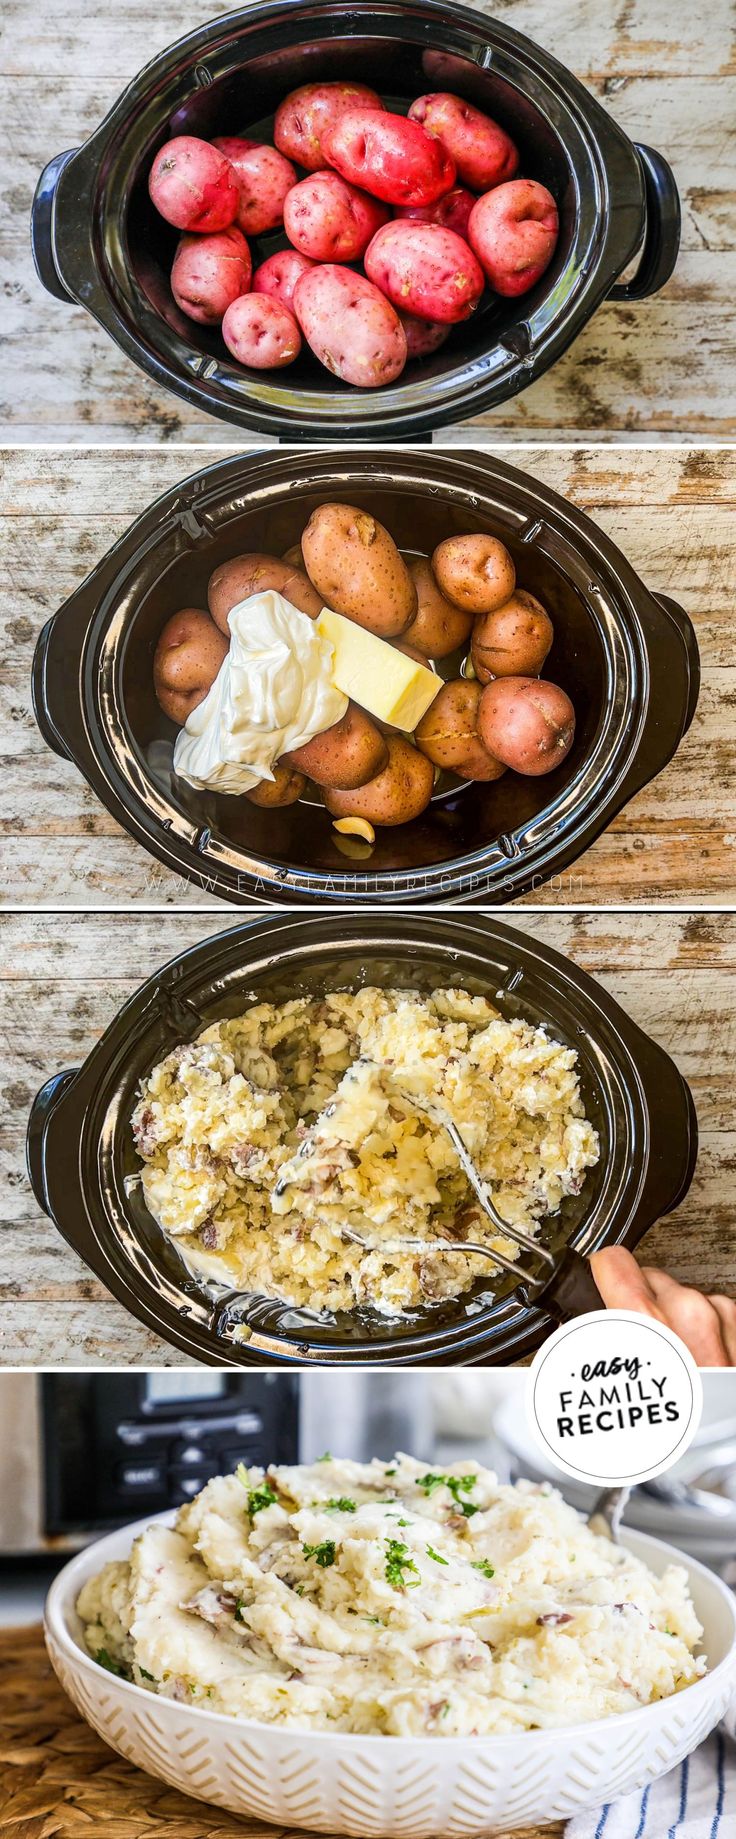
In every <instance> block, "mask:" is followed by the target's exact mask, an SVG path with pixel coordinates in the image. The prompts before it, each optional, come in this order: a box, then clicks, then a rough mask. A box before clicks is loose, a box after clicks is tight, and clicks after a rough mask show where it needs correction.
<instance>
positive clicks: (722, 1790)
mask: <svg viewBox="0 0 736 1839" xmlns="http://www.w3.org/2000/svg"><path fill="white" fill-rule="evenodd" d="M735 1721H736V1707H732V1709H731V1713H730V1716H729V1718H728V1719H727V1725H728V1727H729V1728H730V1731H731V1735H733V1734H734V1723H735ZM565 1839H736V1746H735V1745H734V1744H733V1743H732V1742H731V1738H730V1737H729V1735H728V1733H727V1729H726V1726H725V1725H721V1727H720V1729H719V1730H717V1731H714V1733H713V1735H712V1737H708V1738H707V1739H706V1741H705V1743H701V1744H700V1746H699V1748H698V1749H697V1750H694V1751H693V1754H692V1756H687V1757H686V1758H685V1761H684V1762H682V1763H680V1767H679V1769H671V1770H670V1773H669V1775H662V1776H660V1779H659V1781H656V1782H650V1784H649V1787H648V1788H644V1789H643V1790H641V1791H640V1792H639V1793H637V1794H627V1795H625V1796H624V1798H623V1800H620V1801H611V1802H609V1804H608V1805H607V1806H606V1807H597V1808H589V1809H588V1811H587V1812H586V1813H579V1814H576V1815H575V1819H574V1820H570V1821H568V1824H567V1826H566V1827H565Z"/></svg>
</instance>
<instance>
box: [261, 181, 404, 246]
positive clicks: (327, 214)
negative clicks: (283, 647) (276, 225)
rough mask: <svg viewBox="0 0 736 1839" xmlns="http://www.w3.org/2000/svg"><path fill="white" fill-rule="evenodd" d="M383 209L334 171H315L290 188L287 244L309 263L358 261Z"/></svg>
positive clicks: (385, 218)
mask: <svg viewBox="0 0 736 1839" xmlns="http://www.w3.org/2000/svg"><path fill="white" fill-rule="evenodd" d="M387 221H388V211H387V210H386V206H385V205H383V204H379V203H378V200H377V199H376V198H369V196H368V193H367V192H361V191H359V190H358V187H357V185H348V182H347V179H341V178H340V174H339V173H338V172H315V173H313V174H312V177H311V178H309V179H301V180H300V182H299V184H298V185H295V186H293V188H292V190H291V191H290V192H289V196H288V198H287V199H286V202H285V205H284V229H285V231H286V234H287V236H288V238H289V242H290V243H293V244H294V248H295V249H297V250H298V251H299V253H300V254H301V255H308V256H310V257H311V260H312V261H313V262H359V261H360V258H361V256H363V255H364V254H365V251H366V249H367V248H368V244H369V242H370V240H371V237H372V236H375V234H376V231H377V230H380V228H381V225H382V224H385V223H386V222H387Z"/></svg>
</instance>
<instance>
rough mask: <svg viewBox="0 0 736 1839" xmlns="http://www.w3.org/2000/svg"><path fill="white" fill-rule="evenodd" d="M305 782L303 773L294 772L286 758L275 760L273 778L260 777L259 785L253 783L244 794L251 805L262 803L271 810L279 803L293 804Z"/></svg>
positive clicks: (276, 807) (277, 806) (302, 789)
mask: <svg viewBox="0 0 736 1839" xmlns="http://www.w3.org/2000/svg"><path fill="white" fill-rule="evenodd" d="M306 783H307V781H306V779H305V777H304V774H303V773H298V772H295V770H294V768H293V766H289V764H288V762H287V761H286V760H277V761H276V765H275V767H274V769H273V779H262V780H261V783H260V785H254V786H253V787H252V788H251V790H250V792H246V794H245V796H246V798H247V799H249V800H250V803H251V804H252V805H262V806H263V808H264V809H265V810H266V811H273V810H277V809H278V808H279V807H280V806H281V805H295V804H296V801H297V799H298V798H301V795H302V792H303V791H304V789H305V786H306Z"/></svg>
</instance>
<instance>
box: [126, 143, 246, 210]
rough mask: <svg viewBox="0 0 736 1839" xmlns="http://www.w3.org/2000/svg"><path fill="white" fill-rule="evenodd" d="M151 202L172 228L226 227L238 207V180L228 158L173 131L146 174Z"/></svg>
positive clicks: (214, 148)
mask: <svg viewBox="0 0 736 1839" xmlns="http://www.w3.org/2000/svg"><path fill="white" fill-rule="evenodd" d="M148 190H149V194H150V198H151V202H152V204H154V205H155V206H156V210H157V211H158V212H159V214H160V215H161V217H165V218H166V222H167V223H173V225H174V228H175V229H176V230H202V231H205V230H226V229H227V227H228V224H231V223H233V222H234V220H235V214H236V212H237V208H238V200H239V196H240V194H239V192H238V181H237V178H236V176H235V173H234V172H233V169H232V166H231V165H230V162H229V160H226V159H225V156H224V154H222V153H220V152H219V151H218V148H217V147H213V146H211V144H210V142H209V141H208V140H200V139H199V137H198V136H197V135H196V134H177V135H176V136H175V138H174V139H173V140H169V141H167V142H166V145H165V147H162V148H161V149H160V152H159V153H157V154H156V158H155V160H154V162H153V165H152V167H151V170H150V173H149V175H148Z"/></svg>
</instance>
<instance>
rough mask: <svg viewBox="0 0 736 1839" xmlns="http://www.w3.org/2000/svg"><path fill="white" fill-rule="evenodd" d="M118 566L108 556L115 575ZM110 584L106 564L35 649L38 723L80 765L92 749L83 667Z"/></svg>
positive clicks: (46, 630) (43, 630)
mask: <svg viewBox="0 0 736 1839" xmlns="http://www.w3.org/2000/svg"><path fill="white" fill-rule="evenodd" d="M115 565H116V564H115V562H114V561H113V562H112V563H110V562H109V559H108V568H109V573H110V577H112V575H113V573H114V570H115ZM106 583H107V573H106V570H105V564H104V563H102V564H101V565H100V567H99V568H97V569H95V571H94V574H92V575H88V576H87V578H86V580H85V581H83V582H82V583H81V584H80V586H79V587H78V588H77V589H76V591H75V593H73V594H71V595H70V597H69V599H68V600H65V601H64V605H63V606H62V607H59V609H58V611H57V612H56V613H52V615H51V618H50V619H47V621H46V624H45V626H43V627H42V628H41V631H40V633H39V635H38V638H37V640H36V649H35V652H34V654H33V664H32V667H31V701H32V703H33V713H34V715H35V717H36V721H37V723H38V726H39V728H40V730H41V733H42V735H43V738H44V740H45V741H46V743H47V746H49V747H52V748H53V750H54V753H58V754H59V755H60V756H61V758H62V760H74V761H75V762H76V763H77V764H81V761H80V752H84V751H85V750H86V748H87V742H86V734H85V729H84V722H83V719H82V707H81V696H80V689H79V670H80V664H81V661H82V653H83V650H84V645H85V640H86V637H87V633H88V631H89V625H90V620H91V619H92V616H93V614H94V612H95V609H96V608H97V606H98V605H99V601H100V597H101V595H102V593H103V592H104V589H105V586H106Z"/></svg>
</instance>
